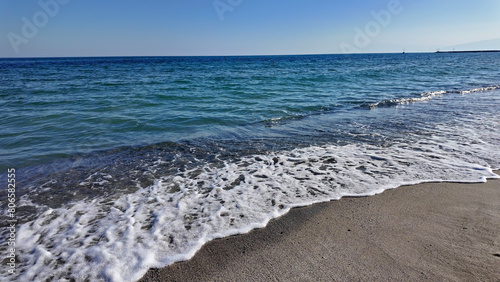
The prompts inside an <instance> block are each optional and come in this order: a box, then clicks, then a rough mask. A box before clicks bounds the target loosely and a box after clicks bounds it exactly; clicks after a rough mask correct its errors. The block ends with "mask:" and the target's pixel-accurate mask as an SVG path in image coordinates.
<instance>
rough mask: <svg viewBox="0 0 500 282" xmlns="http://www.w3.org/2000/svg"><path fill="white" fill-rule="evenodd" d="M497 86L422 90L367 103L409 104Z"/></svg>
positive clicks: (496, 87) (382, 104)
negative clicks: (400, 96) (411, 94)
mask: <svg viewBox="0 0 500 282" xmlns="http://www.w3.org/2000/svg"><path fill="white" fill-rule="evenodd" d="M499 88H500V86H498V85H493V86H487V87H478V88H474V89H468V90H449V91H445V90H439V91H431V92H424V93H421V94H420V95H419V97H410V98H400V99H390V100H385V101H381V102H377V103H372V104H369V105H368V107H369V108H377V107H380V106H392V105H404V104H410V103H417V102H425V101H429V100H432V99H434V98H436V97H439V96H443V95H445V94H457V93H458V94H470V93H475V92H484V91H491V90H496V89H499Z"/></svg>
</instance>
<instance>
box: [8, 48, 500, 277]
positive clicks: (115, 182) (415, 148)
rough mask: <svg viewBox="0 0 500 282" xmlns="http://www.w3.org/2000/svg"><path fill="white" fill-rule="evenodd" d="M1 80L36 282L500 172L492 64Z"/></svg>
mask: <svg viewBox="0 0 500 282" xmlns="http://www.w3.org/2000/svg"><path fill="white" fill-rule="evenodd" d="M0 74H1V76H0V122H1V124H2V126H1V127H0V169H1V172H0V173H1V176H2V178H1V179H2V181H4V179H5V178H6V173H5V172H6V171H7V168H11V167H13V168H15V169H16V184H17V195H16V197H17V199H18V201H17V205H18V209H17V211H16V216H17V219H18V221H19V226H18V233H17V234H18V242H19V243H20V244H19V245H20V247H19V250H18V259H19V270H20V273H19V279H21V280H26V281H31V280H45V279H47V278H50V277H52V278H54V277H55V278H58V279H61V278H68V277H70V278H74V279H76V280H77V281H83V280H85V279H90V280H99V279H103V280H112V281H113V280H116V281H120V280H137V279H138V278H140V276H141V275H142V274H143V273H145V271H146V270H147V269H148V268H150V267H161V266H165V265H168V264H171V263H173V262H175V261H179V260H183V259H188V258H190V257H191V256H192V255H193V254H194V252H196V250H198V249H199V248H200V247H201V246H202V245H203V244H204V243H206V242H208V241H210V240H213V239H214V238H220V237H224V236H229V235H232V234H237V233H244V232H248V231H249V230H251V229H253V228H256V227H263V226H265V225H266V224H267V222H268V221H269V220H270V219H272V218H275V217H277V216H280V215H283V214H285V213H286V212H288V210H289V209H290V208H292V207H295V206H304V205H310V204H313V203H317V202H323V201H329V200H334V199H338V198H340V197H343V196H363V195H365V196H368V195H374V194H376V193H380V192H382V191H384V190H385V189H392V188H396V187H398V186H400V185H404V184H414V183H421V182H428V181H460V182H481V181H486V179H487V178H495V177H496V176H495V175H494V174H493V173H492V171H491V170H492V169H498V168H500V151H499V150H498V146H499V145H500V89H499V85H500V54H498V53H482V54H404V55H403V54H360V55H310V56H259V57H112V58H41V59H0ZM3 183H6V182H5V181H4V182H3ZM2 189H3V188H2ZM5 197H6V195H5V193H2V195H1V196H0V198H1V199H2V201H3V200H5ZM2 226H4V225H2ZM4 229H5V228H3V229H2V230H4ZM2 232H4V233H5V230H4V231H2ZM4 233H2V234H1V235H2V236H1V237H2V238H4V239H5V238H7V237H6V236H7V235H6V234H4ZM4 235H5V236H4ZM4 239H2V240H4ZM21 242H22V244H21ZM1 248H2V251H4V249H3V248H4V244H3V243H2V247H1ZM41 261H45V263H41ZM2 271H3V270H2Z"/></svg>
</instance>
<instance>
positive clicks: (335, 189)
mask: <svg viewBox="0 0 500 282" xmlns="http://www.w3.org/2000/svg"><path fill="white" fill-rule="evenodd" d="M478 122H479V121H478ZM487 127H488V128H484V126H483V128H481V129H476V127H475V125H474V124H470V125H468V126H464V125H461V126H460V127H455V128H454V127H438V128H436V129H435V131H434V133H438V132H440V135H434V134H433V135H428V136H426V137H425V138H424V136H422V138H419V140H418V141H416V142H413V141H408V142H396V143H394V144H392V145H390V146H387V147H383V146H382V147H380V146H373V145H363V144H350V145H346V146H336V145H325V146H310V147H306V148H300V149H295V150H291V151H280V152H275V153H269V154H263V155H251V156H247V157H242V158H241V159H239V160H237V161H233V162H225V163H224V166H223V167H213V166H211V165H210V164H206V165H203V166H199V167H196V168H193V169H190V170H187V171H184V172H179V173H178V174H176V175H171V176H165V177H162V178H160V179H158V180H157V181H156V182H155V183H154V184H153V185H151V186H149V187H145V188H140V189H139V190H137V191H136V192H135V193H132V194H127V195H122V196H120V197H118V198H116V199H109V198H103V197H102V198H98V199H94V200H92V201H79V202H76V203H72V204H69V205H66V206H64V207H61V208H57V209H48V210H46V211H45V212H43V213H42V214H40V215H39V216H38V218H37V219H36V220H34V221H32V222H29V223H26V224H23V225H22V226H21V227H20V228H19V231H18V238H17V242H18V245H19V249H18V251H19V257H20V258H21V261H22V263H21V264H20V273H21V275H20V276H19V280H20V281H44V280H46V279H49V280H63V279H69V278H73V279H75V280H77V281H84V280H91V281H96V280H107V281H134V280H138V279H139V278H140V277H142V275H143V274H144V273H145V272H146V271H147V270H148V269H149V268H152V267H163V266H166V265H169V264H172V263H174V262H177V261H182V260H187V259H189V258H191V257H192V256H193V255H194V254H195V253H196V251H197V250H199V249H200V248H201V247H202V246H203V245H204V244H205V243H206V242H208V241H210V240H213V239H215V238H222V237H226V236H230V235H234V234H239V233H245V232H248V231H250V230H252V229H254V228H261V227H264V226H266V224H267V223H268V222H269V220H271V219H273V218H276V217H279V216H281V215H283V214H285V213H287V212H288V211H289V209H290V208H293V207H298V206H305V205H310V204H313V203H318V202H324V201H330V200H335V199H339V198H341V197H343V196H369V195H375V194H377V193H381V192H383V191H384V190H387V189H392V188H396V187H398V186H400V185H408V184H415V183H422V182H431V181H457V182H484V181H486V179H488V178H498V176H497V175H496V174H494V173H493V172H492V170H491V168H492V167H493V168H499V167H500V166H499V162H498V161H499V160H500V153H499V152H498V150H496V148H497V144H495V143H494V142H492V141H493V140H498V138H499V136H498V132H496V134H497V135H495V136H491V135H490V133H491V132H493V131H492V130H494V129H495V128H498V122H496V123H495V122H491V123H490V124H488V126H487ZM487 129H489V130H487ZM457 135H459V136H462V137H461V138H460V139H455V140H454V139H450V138H449V137H450V136H457ZM495 138H497V139H495ZM160 163H161V162H160Z"/></svg>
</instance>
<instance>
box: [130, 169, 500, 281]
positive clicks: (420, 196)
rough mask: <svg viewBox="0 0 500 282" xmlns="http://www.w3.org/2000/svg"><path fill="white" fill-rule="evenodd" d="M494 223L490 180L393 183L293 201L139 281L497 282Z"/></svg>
mask: <svg viewBox="0 0 500 282" xmlns="http://www.w3.org/2000/svg"><path fill="white" fill-rule="evenodd" d="M495 173H496V174H499V173H500V171H495ZM498 230H500V179H489V180H488V181H487V182H486V183H479V184H470V183H423V184H417V185H412V186H401V187H399V188H397V189H392V190H387V191H384V192H383V193H381V194H378V195H375V196H369V197H359V198H358V197H344V198H342V199H340V200H336V201H330V202H325V203H320V204H315V205H312V206H307V207H300V208H294V209H292V210H291V211H290V212H289V213H287V214H286V215H284V216H282V217H280V218H277V219H274V220H271V221H270V222H269V224H268V225H267V226H266V227H265V228H262V229H256V230H253V231H251V232H249V233H246V234H240V235H235V236H230V237H226V238H222V239H217V240H213V241H211V242H209V243H207V244H205V245H204V246H203V247H202V248H201V249H200V250H199V251H198V252H197V253H196V255H195V256H194V257H193V258H191V259H190V260H188V261H184V262H178V263H175V264H172V265H170V266H167V267H164V268H160V269H150V270H149V271H148V272H147V273H146V274H145V275H144V276H143V277H142V278H141V279H140V280H139V281H196V280H198V281H200V280H201V281H214V280H217V281H237V280H239V281H249V280H250V281H254V280H260V281H264V280H278V281H286V280H291V281H298V280H320V281H327V280H328V281H332V280H377V279H378V280H384V279H389V278H391V279H396V280H423V279H432V280H472V281H498V279H500V273H499V272H498V271H497V269H500V235H497V233H498Z"/></svg>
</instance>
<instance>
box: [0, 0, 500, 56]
mask: <svg viewBox="0 0 500 282" xmlns="http://www.w3.org/2000/svg"><path fill="white" fill-rule="evenodd" d="M0 38H1V39H0V57H74V56H192V55H278V54H331V53H385V52H401V51H402V50H406V52H433V51H436V49H440V50H448V49H449V50H451V49H453V48H458V49H460V48H467V47H468V46H469V47H473V48H475V49H500V1H498V0H476V1H470V0H432V1H431V0H413V1H412V0H365V1H360V0H350V1H333V0H280V1H278V0H140V1H139V0H22V1H21V0H0ZM458 49H457V50H458Z"/></svg>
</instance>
